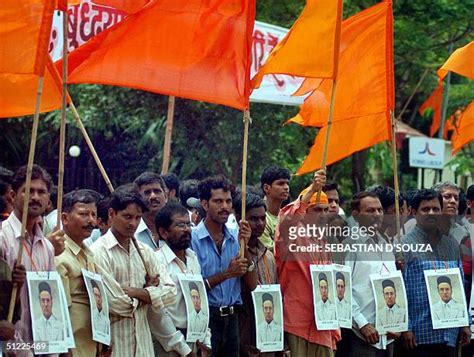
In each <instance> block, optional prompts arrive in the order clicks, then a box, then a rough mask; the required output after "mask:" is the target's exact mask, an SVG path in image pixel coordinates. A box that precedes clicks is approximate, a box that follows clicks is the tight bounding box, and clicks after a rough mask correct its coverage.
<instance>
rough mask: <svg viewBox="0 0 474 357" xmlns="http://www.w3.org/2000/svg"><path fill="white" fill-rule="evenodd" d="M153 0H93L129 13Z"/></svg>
mask: <svg viewBox="0 0 474 357" xmlns="http://www.w3.org/2000/svg"><path fill="white" fill-rule="evenodd" d="M150 1H151V0H93V2H94V3H95V4H99V5H104V6H110V7H114V8H116V9H117V10H121V11H123V12H125V13H127V14H134V13H136V12H137V11H139V10H141V9H142V8H143V7H144V6H145V5H146V4H147V3H149V2H150Z"/></svg>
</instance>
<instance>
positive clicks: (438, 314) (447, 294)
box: [433, 275, 466, 320]
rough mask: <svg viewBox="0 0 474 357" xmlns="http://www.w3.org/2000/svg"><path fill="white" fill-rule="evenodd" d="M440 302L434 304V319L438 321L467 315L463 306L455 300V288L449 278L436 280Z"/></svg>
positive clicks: (441, 277) (443, 276) (444, 277)
mask: <svg viewBox="0 0 474 357" xmlns="http://www.w3.org/2000/svg"><path fill="white" fill-rule="evenodd" d="M436 284H437V289H438V295H439V299H440V300H439V301H438V302H436V303H434V304H433V318H435V319H437V320H445V319H458V318H461V317H464V316H465V315H466V311H465V310H464V307H463V305H462V304H460V303H458V302H457V301H456V300H454V299H453V286H452V284H451V279H450V278H449V277H448V276H445V275H442V276H439V277H438V278H437V279H436Z"/></svg>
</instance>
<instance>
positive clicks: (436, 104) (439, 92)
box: [418, 82, 443, 136]
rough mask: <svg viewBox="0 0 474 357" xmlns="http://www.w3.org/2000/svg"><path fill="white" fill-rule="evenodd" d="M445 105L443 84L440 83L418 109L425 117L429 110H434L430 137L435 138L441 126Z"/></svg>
mask: <svg viewBox="0 0 474 357" xmlns="http://www.w3.org/2000/svg"><path fill="white" fill-rule="evenodd" d="M442 105H443V82H439V83H438V86H437V87H436V89H435V90H434V91H433V93H431V95H430V96H429V97H428V99H427V100H425V102H424V103H423V104H422V105H421V107H420V109H418V113H420V115H425V113H426V111H427V110H428V109H430V108H431V109H433V121H432V122H431V126H430V136H434V135H435V134H436V132H437V131H438V130H439V128H440V126H441V107H442Z"/></svg>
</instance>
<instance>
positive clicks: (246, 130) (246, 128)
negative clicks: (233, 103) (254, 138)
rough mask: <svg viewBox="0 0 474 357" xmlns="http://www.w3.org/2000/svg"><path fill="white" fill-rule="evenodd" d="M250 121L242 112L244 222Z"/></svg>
mask: <svg viewBox="0 0 474 357" xmlns="http://www.w3.org/2000/svg"><path fill="white" fill-rule="evenodd" d="M251 121H252V118H250V111H249V110H248V109H246V110H245V111H244V146H243V154H242V155H243V156H242V219H243V220H245V215H246V206H247V155H248V146H249V126H250V123H251ZM239 253H240V258H243V257H244V253H245V242H244V240H243V239H241V240H240V252H239Z"/></svg>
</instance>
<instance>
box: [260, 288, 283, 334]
mask: <svg viewBox="0 0 474 357" xmlns="http://www.w3.org/2000/svg"><path fill="white" fill-rule="evenodd" d="M262 311H263V317H264V319H265V320H264V321H262V322H261V323H260V324H259V325H258V336H259V342H262V343H265V342H278V341H281V340H282V338H281V330H282V328H281V325H280V324H278V323H277V322H276V321H275V320H274V319H273V315H274V314H275V304H274V303H273V296H272V295H271V294H269V293H264V294H263V295H262Z"/></svg>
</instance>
